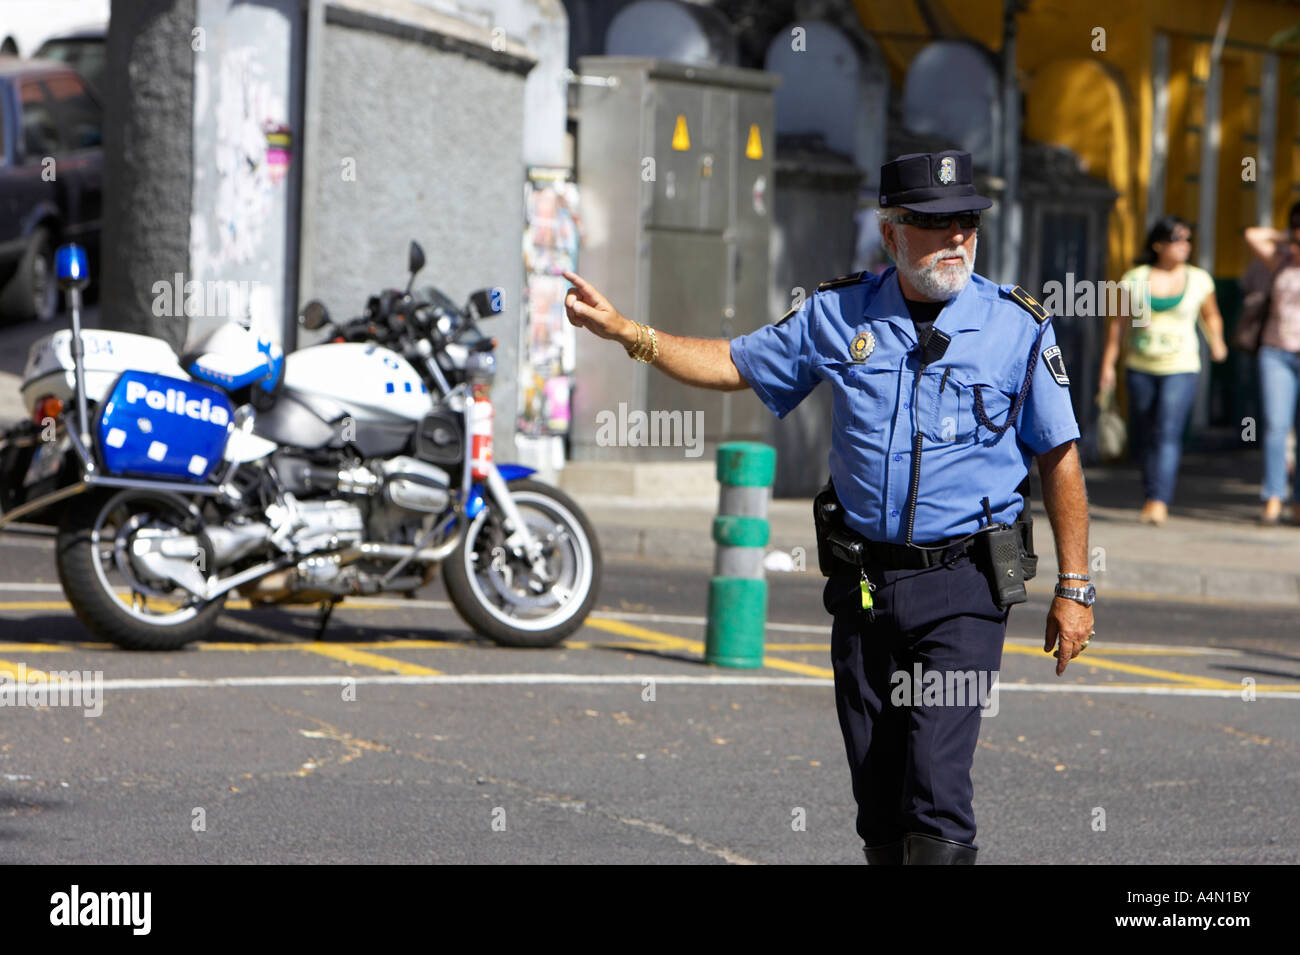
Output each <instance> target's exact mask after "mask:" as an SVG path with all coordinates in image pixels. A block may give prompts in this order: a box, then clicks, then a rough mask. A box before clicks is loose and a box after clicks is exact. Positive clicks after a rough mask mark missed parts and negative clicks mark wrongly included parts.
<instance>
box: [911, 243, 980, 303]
mask: <svg viewBox="0 0 1300 955" xmlns="http://www.w3.org/2000/svg"><path fill="white" fill-rule="evenodd" d="M895 235H897V236H898V242H897V244H898V256H897V265H898V271H899V272H901V273H902V275H903V277H904V278H906V279H907V280H908V281H909V282H910V283H912V287H913V288H914V289H916V290H917V291H918V292H920V293H921V294H922V295H924V296H926V297H927V298H931V299H935V300H936V301H941V302H946V301H947V300H948V299H950V298H952V297H953V296H955V295H956V294H957V293H958V292H960V291H961V290H962V289H964V288H965V287H966V283H967V282H969V281H970V277H971V273H972V272H973V271H974V270H975V252H976V250H977V249H978V246H979V236H978V235H976V236H975V238H974V240H973V241H972V242H971V251H970V254H969V256H968V255H967V252H966V249H965V248H963V247H961V246H958V247H957V248H956V249H954V250H953V251H954V252H957V253H959V254H960V255H961V258H962V267H961V268H960V269H954V268H953V267H952V266H947V265H941V264H940V263H941V260H940V259H936V260H935V261H934V262H933V263H932V264H930V265H929V266H926V267H924V268H920V269H915V268H913V267H912V265H911V258H912V257H911V255H910V254H909V252H908V248H907V240H906V239H904V238H903V233H902V232H901V231H898V232H896V233H895Z"/></svg>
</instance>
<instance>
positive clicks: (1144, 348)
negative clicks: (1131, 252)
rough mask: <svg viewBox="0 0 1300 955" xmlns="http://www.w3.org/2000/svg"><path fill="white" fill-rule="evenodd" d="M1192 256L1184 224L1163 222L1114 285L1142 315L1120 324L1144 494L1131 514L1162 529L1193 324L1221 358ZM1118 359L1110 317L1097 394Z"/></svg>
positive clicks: (1215, 319) (1197, 366) (1182, 420)
mask: <svg viewBox="0 0 1300 955" xmlns="http://www.w3.org/2000/svg"><path fill="white" fill-rule="evenodd" d="M1191 250H1192V229H1191V226H1189V225H1188V224H1187V223H1186V222H1185V221H1184V220H1182V219H1180V218H1178V217H1177V216H1165V217H1164V218H1162V219H1159V220H1157V221H1156V223H1155V225H1153V226H1152V227H1151V231H1150V232H1149V233H1148V234H1147V243H1146V251H1145V252H1144V253H1143V254H1142V255H1141V256H1139V257H1138V260H1137V261H1138V267H1137V268H1134V269H1130V270H1129V271H1128V272H1126V273H1124V276H1123V278H1122V279H1121V280H1120V281H1121V282H1123V283H1125V284H1126V285H1127V286H1128V288H1129V294H1130V301H1131V302H1140V303H1142V305H1143V311H1142V314H1141V315H1137V314H1135V315H1134V316H1133V317H1132V318H1130V319H1129V320H1128V321H1127V322H1126V324H1127V332H1128V334H1127V341H1126V343H1125V344H1126V345H1127V348H1126V349H1125V359H1126V375H1125V383H1126V384H1127V385H1128V403H1129V420H1130V435H1131V437H1132V441H1131V448H1132V451H1133V456H1134V457H1135V458H1136V459H1137V461H1138V462H1139V464H1140V465H1141V467H1142V487H1143V491H1144V492H1145V494H1146V503H1145V504H1143V506H1142V511H1141V513H1140V514H1139V515H1138V519H1139V520H1140V521H1142V522H1143V523H1150V524H1157V525H1158V524H1163V523H1164V522H1165V518H1166V517H1167V516H1168V513H1169V502H1170V501H1171V500H1172V499H1173V496H1174V486H1175V484H1176V482H1177V479H1178V460H1179V457H1180V454H1181V451H1182V440H1183V429H1184V428H1185V427H1186V426H1187V418H1188V416H1189V415H1190V414H1191V410H1192V401H1193V399H1194V398H1195V397H1196V383H1197V380H1198V379H1199V378H1200V373H1201V345H1200V341H1199V339H1198V338H1197V336H1196V327H1197V324H1198V321H1199V322H1201V323H1203V327H1204V331H1205V337H1206V339H1207V340H1208V342H1209V345H1210V357H1211V358H1212V359H1213V360H1214V361H1216V362H1220V361H1223V360H1224V359H1225V358H1227V357H1228V346H1227V344H1226V343H1225V342H1224V340H1223V317H1222V316H1221V315H1220V314H1219V306H1218V303H1217V302H1216V301H1215V298H1214V279H1213V278H1211V277H1210V274H1209V273H1208V272H1206V271H1205V270H1204V269H1200V268H1197V267H1196V266H1195V265H1189V264H1188V262H1187V259H1188V257H1189V256H1190V255H1191ZM1133 311H1134V312H1135V313H1136V312H1137V308H1136V307H1135V308H1134V309H1133ZM1119 354H1120V321H1119V316H1115V315H1112V316H1111V317H1110V321H1109V323H1108V324H1107V327H1106V346H1105V349H1104V350H1103V351H1102V356H1101V381H1100V391H1101V392H1102V394H1105V393H1106V392H1107V391H1109V390H1110V389H1112V388H1114V387H1115V367H1116V365H1117V364H1118V361H1119Z"/></svg>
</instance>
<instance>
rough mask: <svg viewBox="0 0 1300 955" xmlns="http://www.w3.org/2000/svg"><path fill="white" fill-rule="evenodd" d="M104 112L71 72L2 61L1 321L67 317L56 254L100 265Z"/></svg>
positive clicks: (46, 63)
mask: <svg viewBox="0 0 1300 955" xmlns="http://www.w3.org/2000/svg"><path fill="white" fill-rule="evenodd" d="M102 114H103V111H102V108H101V106H100V102H99V99H98V98H97V97H96V95H95V94H94V93H93V92H92V91H91V89H90V88H89V86H88V85H87V83H86V81H85V80H83V79H82V78H81V76H80V75H79V74H78V73H77V72H76V71H75V70H74V69H72V68H70V67H69V66H67V65H66V64H64V63H58V62H55V61H52V60H34V59H33V60H23V59H18V58H16V57H11V56H0V320H4V321H26V320H28V319H33V318H35V319H40V320H42V321H44V320H48V319H51V318H53V317H54V316H55V315H56V314H57V312H58V294H57V292H58V290H57V288H56V285H55V279H54V250H55V249H56V248H57V247H58V246H59V245H62V244H63V243H65V242H77V243H80V244H81V245H83V246H85V247H86V249H87V254H88V255H89V257H90V261H91V275H92V281H93V276H94V274H95V272H96V270H97V267H98V262H99V231H100V218H101V216H102V207H103V150H102V142H103V115H102Z"/></svg>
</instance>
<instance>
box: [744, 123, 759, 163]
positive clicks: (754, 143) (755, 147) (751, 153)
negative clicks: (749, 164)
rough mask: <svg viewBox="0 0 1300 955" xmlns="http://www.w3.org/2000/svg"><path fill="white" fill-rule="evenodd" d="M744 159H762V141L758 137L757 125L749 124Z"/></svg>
mask: <svg viewBox="0 0 1300 955" xmlns="http://www.w3.org/2000/svg"><path fill="white" fill-rule="evenodd" d="M745 158H746V159H762V158H763V140H762V138H761V137H760V136H759V135H758V123H750V124H749V142H747V143H746V144H745Z"/></svg>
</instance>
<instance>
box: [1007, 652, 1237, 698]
mask: <svg viewBox="0 0 1300 955" xmlns="http://www.w3.org/2000/svg"><path fill="white" fill-rule="evenodd" d="M1004 651H1005V652H1007V653H1018V654H1020V655H1021V656H1033V657H1041V658H1045V659H1052V657H1051V656H1050V654H1046V653H1044V652H1043V650H1042V648H1041V647H1026V646H1021V645H1019V644H1007V645H1006V647H1005V648H1004ZM1080 663H1082V664H1083V665H1084V666H1088V667H1097V668H1098V669H1099V670H1115V671H1117V672H1119V673H1132V674H1133V675H1134V676H1147V677H1154V678H1155V679H1157V680H1169V681H1170V682H1172V683H1183V684H1186V685H1187V686H1194V687H1197V688H1199V689H1202V690H1240V689H1241V684H1240V683H1229V682H1228V681H1227V680H1216V679H1214V678H1212V677H1208V676H1191V675H1189V674H1186V673H1178V672H1176V671H1174V670H1158V669H1156V668H1155V667H1142V666H1138V665H1137V664H1135V663H1120V662H1119V661H1118V660H1102V659H1099V658H1097V657H1092V656H1090V657H1088V658H1084V657H1075V658H1074V659H1073V660H1071V661H1070V665H1071V666H1078V665H1079V664H1080Z"/></svg>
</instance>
